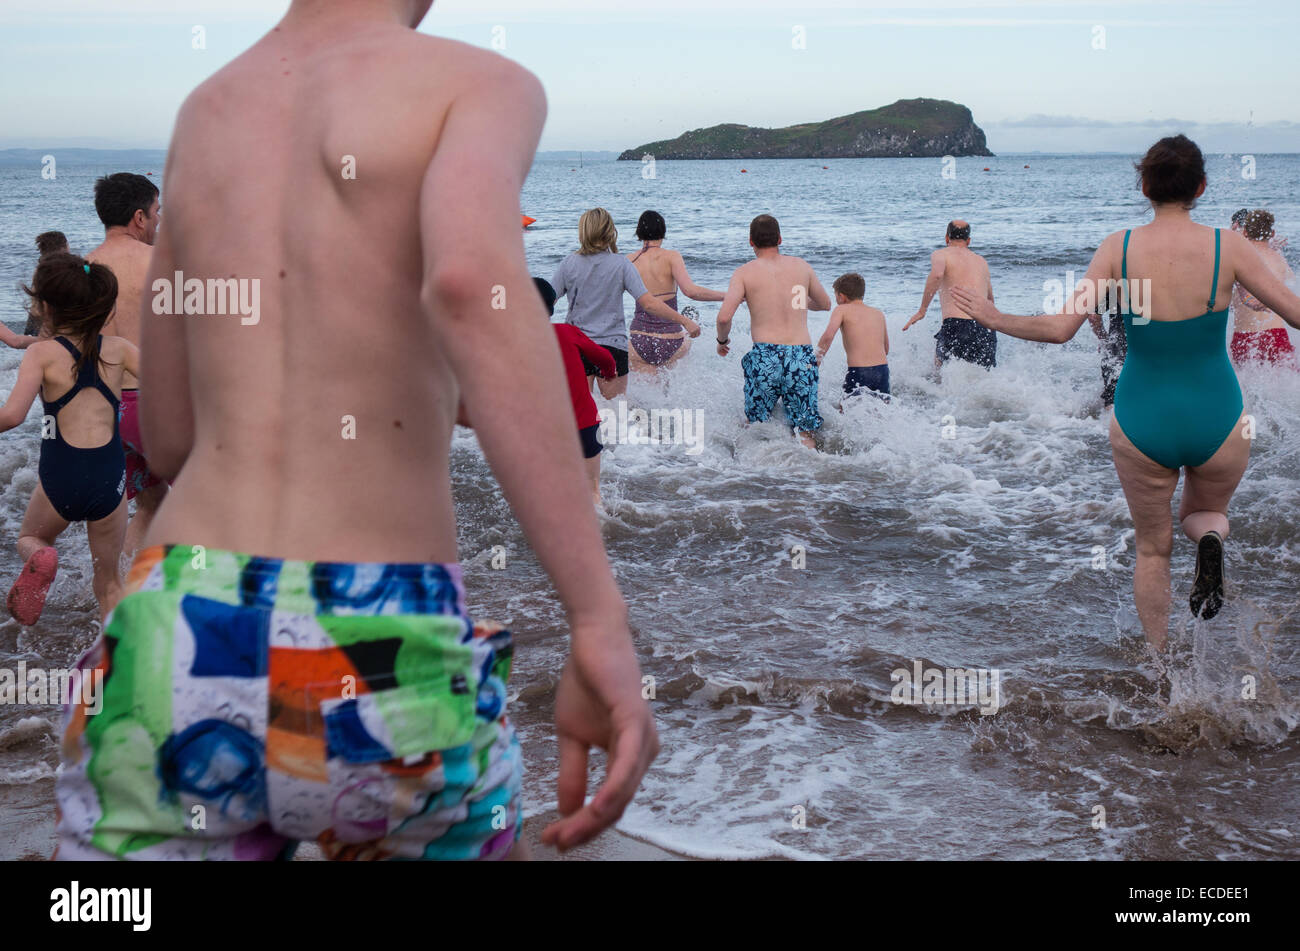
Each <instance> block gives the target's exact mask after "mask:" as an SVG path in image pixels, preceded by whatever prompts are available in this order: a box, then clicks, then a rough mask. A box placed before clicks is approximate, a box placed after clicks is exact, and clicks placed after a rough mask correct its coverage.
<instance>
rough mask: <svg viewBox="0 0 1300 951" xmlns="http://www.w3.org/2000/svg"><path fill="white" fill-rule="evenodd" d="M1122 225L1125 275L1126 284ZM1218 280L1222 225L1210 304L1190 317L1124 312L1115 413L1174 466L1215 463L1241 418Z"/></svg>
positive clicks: (1127, 431) (1144, 447) (1147, 448)
mask: <svg viewBox="0 0 1300 951" xmlns="http://www.w3.org/2000/svg"><path fill="white" fill-rule="evenodd" d="M1130 234H1132V231H1126V232H1124V258H1123V264H1122V265H1121V275H1122V277H1123V280H1124V286H1125V288H1127V287H1128V239H1129V235H1130ZM1218 287H1219V229H1218V228H1215V229H1214V281H1213V283H1212V284H1211V285H1210V300H1209V305H1208V309H1207V310H1206V312H1205V313H1204V314H1201V316H1199V317H1193V318H1191V319H1190V320H1143V319H1142V318H1141V317H1139V318H1138V320H1136V321H1135V320H1134V319H1133V315H1132V314H1131V313H1126V314H1125V315H1124V329H1125V330H1126V331H1127V332H1128V356H1127V357H1126V358H1125V360H1124V369H1123V370H1122V371H1121V372H1120V375H1119V383H1117V384H1116V386H1115V420H1116V421H1117V422H1118V423H1119V427H1120V429H1122V430H1123V431H1124V435H1125V436H1127V437H1128V439H1129V441H1130V442H1131V443H1133V445H1134V446H1136V447H1137V448H1138V450H1139V451H1140V452H1141V453H1142V454H1143V455H1144V456H1147V457H1148V458H1150V459H1153V460H1155V461H1156V462H1158V463H1160V464H1161V465H1162V466H1167V467H1169V468H1170V469H1179V468H1182V467H1183V466H1199V465H1203V464H1204V463H1206V462H1209V460H1210V457H1211V456H1213V455H1214V454H1215V453H1216V452H1217V451H1218V449H1219V447H1220V446H1222V445H1223V443H1224V440H1226V439H1227V438H1228V435H1229V433H1231V432H1232V429H1233V427H1234V426H1236V425H1237V420H1238V419H1240V418H1241V410H1242V405H1243V404H1242V400H1241V386H1240V385H1238V383H1237V374H1236V372H1235V371H1234V370H1233V369H1232V362H1231V361H1230V360H1229V359H1228V344H1227V332H1228V308H1226V307H1225V308H1223V310H1215V309H1214V300H1215V295H1216V293H1217V291H1218Z"/></svg>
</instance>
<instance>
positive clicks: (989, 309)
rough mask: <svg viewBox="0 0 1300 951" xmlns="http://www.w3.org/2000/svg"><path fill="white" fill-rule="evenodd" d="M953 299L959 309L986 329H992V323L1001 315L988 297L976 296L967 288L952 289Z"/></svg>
mask: <svg viewBox="0 0 1300 951" xmlns="http://www.w3.org/2000/svg"><path fill="white" fill-rule="evenodd" d="M952 298H953V302H954V303H956V305H957V306H958V307H960V308H961V309H962V310H964V311H965V312H966V313H968V314H970V315H971V316H972V317H974V318H975V319H976V320H977V321H979V322H980V323H981V324H983V325H984V326H985V327H992V321H994V320H996V319H997V317H998V315H999V313H1000V312H999V311H998V309H997V307H995V306H994V305H993V301H991V300H989V299H988V297H987V296H985V295H980V294H976V293H975V292H974V291H972V290H971V289H970V288H967V287H954V288H953V289H952ZM994 329H996V328H994Z"/></svg>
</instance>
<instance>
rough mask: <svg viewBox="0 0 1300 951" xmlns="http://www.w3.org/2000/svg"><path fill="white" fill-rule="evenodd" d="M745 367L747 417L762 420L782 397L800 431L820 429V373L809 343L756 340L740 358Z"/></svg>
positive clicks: (759, 421)
mask: <svg viewBox="0 0 1300 951" xmlns="http://www.w3.org/2000/svg"><path fill="white" fill-rule="evenodd" d="M740 365H741V368H742V369H744V371H745V417H746V418H747V419H748V420H749V421H750V422H751V423H761V422H763V421H764V420H765V419H767V418H768V417H769V416H771V415H772V410H773V409H775V408H776V401H777V400H778V399H779V400H780V401H781V402H782V403H784V404H785V415H786V416H787V417H788V418H789V420H790V425H791V426H793V427H794V428H795V429H797V430H799V431H800V432H805V433H810V432H813V431H814V430H817V429H821V425H822V417H821V413H819V412H818V411H817V383H818V381H819V380H820V379H821V373H820V371H819V370H818V367H817V355H816V354H815V353H813V348H812V346H811V345H810V344H782V343H756V344H754V349H753V350H751V351H749V353H747V354H745V356H744V357H743V358H741V361H740Z"/></svg>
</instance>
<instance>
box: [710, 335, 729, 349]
mask: <svg viewBox="0 0 1300 951" xmlns="http://www.w3.org/2000/svg"><path fill="white" fill-rule="evenodd" d="M713 339H714V340H717V339H718V338H717V337H714V338H713ZM729 343H731V335H730V334H728V335H727V339H726V340H718V346H719V347H725V346H726V345H727V344H729Z"/></svg>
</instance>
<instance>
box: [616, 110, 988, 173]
mask: <svg viewBox="0 0 1300 951" xmlns="http://www.w3.org/2000/svg"><path fill="white" fill-rule="evenodd" d="M992 154H993V153H992V152H990V151H989V150H988V146H987V145H986V144H985V141H984V130H983V129H981V128H980V127H979V126H977V125H976V124H975V120H974V118H973V117H972V116H971V112H970V110H969V109H967V108H966V107H965V106H963V105H960V104H959V103H955V102H949V101H947V100H946V99H900V100H898V102H896V103H894V104H893V105H889V106H882V107H881V108H879V109H870V110H868V111H866V112H855V113H853V114H852V115H848V116H840V117H839V118H837V119H827V120H826V121H825V122H809V123H804V124H803V125H792V126H786V127H785V128H784V129H758V128H754V127H753V126H747V125H735V124H726V125H715V126H711V127H709V128H707V129H695V130H694V131H691V132H687V133H685V134H684V135H680V136H678V137H677V138H675V139H664V140H662V141H659V142H648V143H646V144H645V145H641V146H638V147H637V148H634V149H628V150H627V151H626V152H624V153H622V154H621V155H620V156H619V160H620V161H637V160H640V159H641V157H642V156H643V155H653V156H654V157H655V158H656V159H740V158H743V159H765V158H785V159H789V158H910V157H926V156H929V157H936V156H942V155H992Z"/></svg>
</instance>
